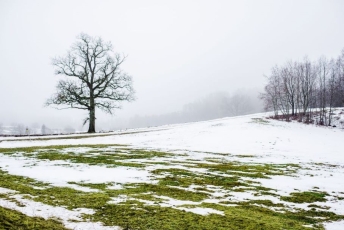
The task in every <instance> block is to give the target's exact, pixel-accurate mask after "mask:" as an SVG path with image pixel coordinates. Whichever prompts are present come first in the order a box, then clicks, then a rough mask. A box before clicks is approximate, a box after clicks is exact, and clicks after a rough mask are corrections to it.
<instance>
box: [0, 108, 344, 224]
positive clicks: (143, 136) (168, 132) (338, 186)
mask: <svg viewBox="0 0 344 230" xmlns="http://www.w3.org/2000/svg"><path fill="white" fill-rule="evenodd" d="M340 112H341V110H338V111H337V114H338V117H339V119H342V118H341V117H340V116H343V115H339V113H340ZM265 117H267V114H254V115H248V116H241V117H232V118H223V119H217V120H212V121H205V122H197V123H188V124H180V125H170V126H161V127H153V128H147V129H137V130H127V131H123V132H114V133H111V135H108V134H104V136H99V135H98V136H96V137H91V138H90V137H88V138H80V139H54V138H53V137H52V138H50V139H49V140H42V139H40V138H31V140H25V138H21V139H24V140H21V139H20V138H18V139H14V140H13V138H1V139H0V141H1V142H0V148H18V147H29V146H52V145H86V144H120V145H126V147H125V148H128V149H146V150H157V151H161V152H168V153H173V154H172V156H170V157H164V158H161V157H160V158H159V157H156V158H152V159H149V160H147V159H136V160H135V159H133V160H125V162H133V163H145V162H146V163H147V165H146V167H145V168H134V167H125V166H120V167H115V168H112V167H110V168H109V167H106V166H104V165H89V164H83V163H71V162H70V161H67V162H66V161H63V160H58V161H49V160H46V159H45V160H44V159H39V158H37V157H36V158H35V157H30V156H28V155H25V154H22V153H21V152H18V153H16V154H13V155H8V154H0V169H2V170H4V171H6V172H8V173H9V174H11V175H18V176H25V177H29V178H32V179H35V180H37V181H41V182H45V183H49V184H50V186H60V187H71V188H73V189H77V190H80V191H85V192H92V191H94V189H93V190H92V188H87V187H83V186H80V185H78V184H76V183H79V182H82V183H111V184H112V185H111V188H112V189H122V186H123V185H125V184H127V183H151V184H154V183H157V180H158V177H156V176H155V177H154V176H153V175H152V173H151V172H152V171H154V170H156V169H164V168H173V167H174V168H179V169H185V170H191V171H193V172H195V173H200V174H202V173H206V171H207V169H204V168H197V167H195V168H193V165H194V163H195V162H202V163H211V161H210V160H209V159H212V160H216V161H221V162H231V161H235V162H239V163H248V164H252V163H254V164H256V163H261V164H286V165H287V164H295V165H298V166H299V168H298V170H297V173H291V174H288V173H286V174H285V175H272V176H271V177H270V178H269V179H265V178H257V179H255V181H256V182H257V183H260V185H261V186H263V187H268V188H273V189H276V195H278V196H277V197H276V196H270V195H260V196H259V199H266V200H271V201H272V202H273V203H282V204H285V205H286V206H287V207H288V208H289V209H290V210H294V209H298V208H301V209H305V210H308V209H310V208H309V207H308V205H309V204H308V203H290V202H287V201H283V200H281V199H280V198H279V196H288V195H289V194H290V193H292V192H295V191H298V192H303V191H311V190H314V189H315V190H317V191H321V192H326V193H327V194H328V195H327V199H326V201H325V202H315V203H314V204H316V205H319V206H324V207H327V210H328V211H331V212H334V213H336V214H338V215H344V199H343V198H344V180H343V178H344V154H343V153H344V151H343V148H342V143H343V140H344V130H343V129H341V128H339V127H337V128H332V127H316V126H314V125H306V124H301V123H297V122H290V123H287V122H281V121H276V120H271V119H265ZM66 137H68V136H66ZM116 148H118V149H122V148H123V149H124V147H121V146H118V147H116V146H112V147H109V150H113V149H116ZM89 150H90V149H88V148H87V147H82V148H81V147H77V146H76V147H74V148H70V147H69V148H67V149H64V150H63V151H65V152H66V153H67V152H73V153H76V154H90V153H89V152H88V151H89ZM102 151H103V150H102ZM102 151H100V153H99V154H102ZM121 151H122V154H126V152H125V150H121ZM1 152H2V150H1V149H0V153H1ZM103 152H104V151H103ZM129 152H130V151H129ZM129 152H128V154H129ZM93 154H97V153H93ZM154 161H156V162H165V163H170V162H173V161H175V162H178V161H179V162H184V164H170V165H166V164H153V163H154ZM188 164H189V166H190V167H188ZM70 182H76V183H70ZM43 189H44V188H43ZM187 189H188V190H190V191H194V189H195V188H193V187H189V188H187ZM208 189H209V191H211V192H212V194H211V197H210V198H208V199H207V200H206V202H208V203H219V202H221V201H224V200H225V198H224V197H226V196H230V197H231V200H234V201H247V200H253V199H256V198H257V197H256V195H255V194H253V192H252V191H241V192H235V191H225V190H224V189H222V188H220V187H211V186H209V188H208ZM0 194H10V195H11V198H12V199H16V200H17V201H19V202H21V203H22V204H23V203H24V204H25V205H24V206H23V207H21V206H18V205H17V204H16V202H13V201H11V200H9V199H5V198H0V206H3V207H8V208H11V209H15V210H18V211H20V212H23V213H25V214H26V215H31V216H42V217H45V218H47V217H50V216H54V217H58V218H60V220H61V221H62V222H63V223H65V226H66V227H68V228H72V229H117V227H116V226H114V227H104V226H102V224H101V223H99V222H86V221H84V220H82V219H81V216H82V214H83V213H91V214H92V212H93V210H91V209H82V208H81V209H79V210H77V209H75V210H67V209H66V208H64V207H54V206H50V205H47V204H43V203H40V202H35V201H33V200H30V199H28V198H27V197H26V198H25V197H24V196H23V194H20V193H18V192H16V191H13V190H8V189H6V188H1V187H0ZM155 197H156V198H157V199H160V200H161V202H160V205H161V206H163V207H173V208H176V209H180V210H186V211H188V212H193V213H197V214H200V215H207V214H209V213H215V214H218V215H224V213H223V212H222V211H220V210H215V209H212V208H206V207H196V206H197V205H200V204H201V203H202V202H205V201H204V200H203V201H202V202H198V201H197V202H195V201H181V200H177V199H172V198H171V197H166V196H157V195H156V196H155ZM130 199H132V198H130V197H126V196H118V197H116V198H114V199H113V200H112V201H111V203H114V204H116V203H120V202H122V201H125V200H130ZM140 201H142V202H146V203H147V204H148V205H149V203H150V202H151V201H148V200H142V199H141V200H140ZM153 203H154V202H153ZM152 205H153V204H152ZM187 205H194V206H195V207H191V206H190V207H187ZM73 219H78V220H79V221H81V222H75V221H72V220H73ZM324 226H325V228H326V229H344V221H336V222H329V223H325V224H324Z"/></svg>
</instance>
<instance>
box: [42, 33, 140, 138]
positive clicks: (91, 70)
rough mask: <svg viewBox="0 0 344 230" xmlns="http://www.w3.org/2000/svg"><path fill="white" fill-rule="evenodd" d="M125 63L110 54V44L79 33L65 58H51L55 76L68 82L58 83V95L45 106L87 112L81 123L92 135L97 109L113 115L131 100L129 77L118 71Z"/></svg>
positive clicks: (132, 93) (113, 53) (113, 54)
mask: <svg viewBox="0 0 344 230" xmlns="http://www.w3.org/2000/svg"><path fill="white" fill-rule="evenodd" d="M124 60H125V57H124V56H123V55H120V54H118V53H115V52H114V51H113V47H112V44H111V42H104V41H103V40H102V39H101V38H100V37H91V36H89V35H87V34H83V33H82V34H80V35H79V36H78V41H77V42H76V43H75V44H74V45H73V46H72V47H71V49H70V50H69V52H68V54H67V55H66V56H65V57H58V58H54V59H53V63H52V64H53V66H55V74H56V75H63V76H66V77H67V79H66V80H60V81H59V82H58V84H57V87H56V89H57V92H56V93H55V94H54V95H53V96H52V97H51V98H49V99H48V100H47V102H46V105H47V106H50V105H56V106H57V108H58V109H66V108H73V109H81V110H88V117H87V118H86V119H85V120H84V124H86V123H87V122H88V123H89V128H88V132H89V133H94V132H95V131H96V128H95V120H96V116H95V109H96V108H99V109H101V110H103V111H104V112H106V113H109V114H112V113H113V110H114V109H119V108H121V106H120V102H122V101H132V100H134V90H133V86H132V78H131V76H129V75H128V74H126V73H124V72H122V71H121V69H120V66H121V64H122V63H123V62H124ZM61 106H66V107H63V108H61Z"/></svg>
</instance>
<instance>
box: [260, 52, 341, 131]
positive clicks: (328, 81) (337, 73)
mask: <svg viewBox="0 0 344 230" xmlns="http://www.w3.org/2000/svg"><path fill="white" fill-rule="evenodd" d="M267 79H268V83H267V85H266V86H265V91H264V93H262V94H261V98H262V99H263V101H264V106H265V109H266V110H273V111H274V114H275V117H278V118H283V119H286V120H290V118H291V117H292V116H294V117H295V116H298V117H299V119H300V120H302V121H304V122H311V121H310V119H311V118H312V115H314V113H316V115H317V120H316V123H317V124H319V125H331V122H332V121H331V114H332V109H333V108H334V107H342V106H343V105H344V49H343V50H342V53H341V55H339V56H338V57H337V58H332V59H330V60H329V59H327V58H326V57H321V58H319V59H318V60H317V61H310V60H309V59H308V58H304V60H303V61H289V62H287V63H286V64H284V65H282V66H275V67H273V68H272V71H271V74H270V75H269V76H267ZM279 113H280V114H279Z"/></svg>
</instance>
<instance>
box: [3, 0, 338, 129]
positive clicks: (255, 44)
mask: <svg viewBox="0 0 344 230" xmlns="http://www.w3.org/2000/svg"><path fill="white" fill-rule="evenodd" d="M343 10H344V1H341V0H338V1H316V0H304V1H290V0H286V1H275V0H271V1H267V0H262V1H254V0H252V1H239V0H238V1H225V0H223V1H216V0H215V1H210V0H209V1H191V0H190V1H139V0H137V1H77V0H75V1H53V0H51V1H44V0H41V1H37V0H32V1H15V0H0V51H1V52H0V67H1V68H0V70H1V71H0V80H1V81H0V82H1V83H0V105H1V107H0V108H1V109H0V123H2V124H6V125H10V124H14V123H16V124H24V125H27V126H38V127H40V126H41V125H42V124H46V125H47V126H48V127H53V128H61V129H64V128H68V127H72V128H75V129H80V128H81V124H82V120H83V118H84V117H85V116H87V113H86V111H75V110H55V109H53V108H45V107H43V104H44V102H45V100H46V99H47V98H48V97H49V96H50V95H51V94H53V93H54V91H55V85H56V82H57V80H58V79H59V78H58V77H57V76H54V69H53V66H52V65H51V58H53V57H55V56H63V55H65V54H66V52H67V50H68V49H69V47H70V46H71V45H72V44H73V43H74V42H75V40H76V36H77V35H78V34H80V33H81V32H84V33H87V34H89V35H91V36H101V37H102V38H103V39H104V40H105V41H111V42H112V43H113V45H114V47H115V50H116V51H117V52H119V53H124V54H126V55H128V57H127V60H126V62H125V63H124V64H123V70H124V71H126V72H127V73H129V74H130V75H132V76H133V79H134V88H135V90H136V97H137V100H136V101H135V102H132V103H124V104H123V109H122V110H118V111H116V112H115V116H110V115H106V114H103V113H101V112H100V111H99V110H97V112H96V113H97V114H96V117H97V121H96V125H98V127H96V128H97V129H98V130H100V129H112V128H125V127H134V126H143V125H150V123H151V125H158V124H161V123H175V122H184V121H192V120H203V119H207V118H213V117H214V115H213V111H208V112H202V113H201V115H200V113H196V114H194V115H193V116H191V117H190V114H189V115H186V113H185V112H184V113H183V111H185V109H186V107H188V106H190V105H192V104H195V103H196V104H197V102H199V101H207V98H208V97H209V98H211V97H212V96H211V95H216V94H217V95H219V94H223V95H227V96H226V97H231V96H233V95H235V94H237V92H238V90H240V89H246V90H245V92H250V91H252V92H251V93H249V94H247V95H250V96H251V95H253V94H256V92H257V91H259V90H262V89H263V86H264V84H265V78H264V74H269V72H270V69H271V67H273V66H274V65H275V64H283V63H285V62H286V61H288V60H290V59H293V60H300V59H302V58H303V57H304V56H305V55H308V57H309V58H310V59H316V58H318V57H320V56H321V55H325V56H327V57H329V58H331V57H336V56H338V54H339V53H340V51H341V49H342V48H344V30H343V25H342V24H343V21H344V14H343ZM209 95H210V96H209ZM208 102H209V103H210V104H209V103H208V104H209V108H210V109H211V105H212V104H214V102H213V101H212V100H208ZM251 103H253V102H251ZM257 103H258V102H256V101H254V104H257ZM208 104H207V103H203V107H206V106H204V105H208ZM215 104H216V103H215ZM255 109H256V110H259V108H256V107H255ZM198 111H204V110H198ZM252 111H253V110H252ZM246 112H247V111H246ZM176 113H177V114H179V115H178V116H179V118H178V119H176V116H172V115H171V114H176ZM180 115H183V116H181V117H180ZM184 115H185V116H184ZM220 115H221V116H222V115H225V116H228V115H233V114H231V113H230V112H228V111H227V112H222V113H220V114H219V116H220ZM169 116H170V119H169ZM142 117H144V118H145V119H146V120H145V123H144V124H139V123H137V124H135V118H139V119H138V120H140V119H141V118H142ZM157 118H161V121H157V120H159V119H157ZM162 118H163V119H162ZM152 121H154V122H153V123H152Z"/></svg>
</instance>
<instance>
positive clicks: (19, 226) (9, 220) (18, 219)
mask: <svg viewBox="0 0 344 230" xmlns="http://www.w3.org/2000/svg"><path fill="white" fill-rule="evenodd" d="M0 229H16V230H36V229H51V230H66V229H67V228H65V227H64V226H63V224H62V223H61V222H59V221H57V220H54V219H48V220H46V219H44V218H40V217H30V216H26V215H24V214H22V213H20V212H17V211H15V210H11V209H7V208H3V207H1V206H0Z"/></svg>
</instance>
